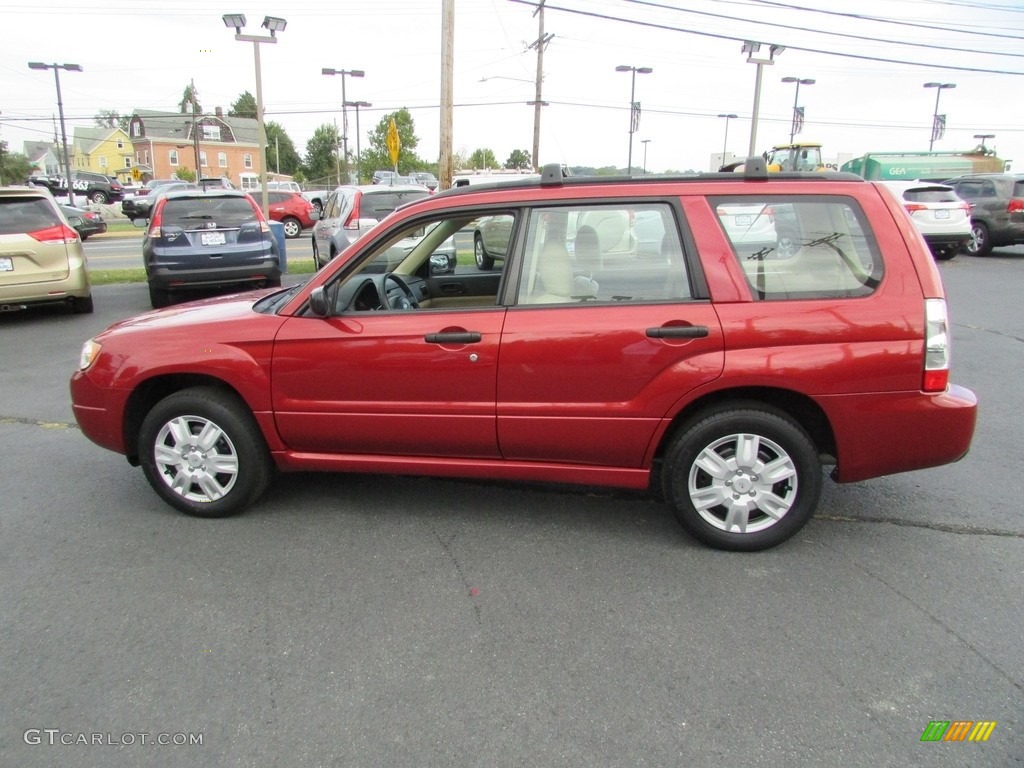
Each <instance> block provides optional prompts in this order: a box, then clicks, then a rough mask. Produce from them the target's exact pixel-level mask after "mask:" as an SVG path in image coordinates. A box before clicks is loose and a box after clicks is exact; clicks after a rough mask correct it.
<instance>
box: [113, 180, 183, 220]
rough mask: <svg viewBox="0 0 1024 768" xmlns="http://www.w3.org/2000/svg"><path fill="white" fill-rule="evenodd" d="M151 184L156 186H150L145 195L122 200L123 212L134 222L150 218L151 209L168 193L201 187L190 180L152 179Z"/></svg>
mask: <svg viewBox="0 0 1024 768" xmlns="http://www.w3.org/2000/svg"><path fill="white" fill-rule="evenodd" d="M149 184H153V185H154V186H153V187H150V188H149V189H148V192H147V193H146V194H145V195H138V196H136V197H130V198H125V199H124V200H122V201H121V213H123V214H124V215H125V216H127V217H128V218H129V219H130V220H131V221H132V222H133V223H134V222H137V221H145V220H146V219H148V218H149V214H150V211H152V210H153V206H154V205H156V203H157V201H158V200H160V198H161V197H163V196H164V195H166V194H167V193H169V192H177V191H179V190H187V189H199V187H198V186H197V185H195V184H193V183H191V182H189V181H177V180H169V181H160V182H156V181H152V182H149ZM147 186H148V185H147Z"/></svg>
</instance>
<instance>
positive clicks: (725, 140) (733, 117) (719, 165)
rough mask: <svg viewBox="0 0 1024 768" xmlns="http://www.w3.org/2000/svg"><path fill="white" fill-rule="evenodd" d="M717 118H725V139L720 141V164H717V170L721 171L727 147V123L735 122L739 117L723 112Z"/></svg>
mask: <svg viewBox="0 0 1024 768" xmlns="http://www.w3.org/2000/svg"><path fill="white" fill-rule="evenodd" d="M719 117H724V118H725V138H724V139H722V162H721V163H719V164H718V168H719V170H721V169H722V167H723V166H725V164H726V163H725V153H726V150H727V149H728V147H729V121H730V120H735V119H736V118H737V117H739V115H734V114H733V113H732V112H729V113H728V114H726V113H724V112H723V113H722V114H720V115H719Z"/></svg>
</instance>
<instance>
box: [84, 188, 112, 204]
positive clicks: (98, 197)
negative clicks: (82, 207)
mask: <svg viewBox="0 0 1024 768" xmlns="http://www.w3.org/2000/svg"><path fill="white" fill-rule="evenodd" d="M89 199H90V200H91V201H92V202H94V203H96V204H97V205H106V204H107V202H108V201H109V200H110V198H109V197H107V193H106V192H102V191H100V190H98V189H97V190H96V191H95V192H93V193H92V194H90V195H89Z"/></svg>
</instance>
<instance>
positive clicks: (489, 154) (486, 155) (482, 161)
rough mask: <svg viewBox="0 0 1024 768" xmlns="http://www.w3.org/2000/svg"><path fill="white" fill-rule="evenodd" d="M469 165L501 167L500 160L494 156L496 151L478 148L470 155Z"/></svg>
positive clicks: (474, 166)
mask: <svg viewBox="0 0 1024 768" xmlns="http://www.w3.org/2000/svg"><path fill="white" fill-rule="evenodd" d="M469 166H470V168H475V169H478V170H479V169H483V168H488V169H494V168H500V167H501V166H500V165H498V160H497V159H496V158H495V157H494V151H493V150H490V149H477V150H474V152H473V154H472V155H470V156H469Z"/></svg>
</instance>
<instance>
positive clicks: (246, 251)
mask: <svg viewBox="0 0 1024 768" xmlns="http://www.w3.org/2000/svg"><path fill="white" fill-rule="evenodd" d="M142 262H143V266H145V268H146V280H147V282H148V283H149V298H150V303H151V304H152V305H153V307H154V308H159V307H165V306H167V305H168V304H170V303H171V301H172V298H173V296H174V295H175V293H177V292H179V291H185V290H189V291H191V290H195V289H197V288H198V289H203V290H212V289H216V290H222V289H224V288H227V289H229V290H233V291H237V290H242V289H245V288H261V287H266V286H271V287H277V286H279V285H281V257H280V251H279V249H278V245H277V239H276V238H275V237H274V235H273V233H272V232H271V231H270V225H269V224H268V223H267V220H266V219H265V218H263V212H262V211H260V209H259V206H258V205H256V203H255V201H253V199H252V198H251V197H250V196H249V195H247V194H246V193H245V192H242V191H240V190H232V189H207V190H202V189H195V190H175V191H172V192H167V193H166V194H164V195H163V196H162V197H161V198H160V199H159V200H158V201H157V203H156V205H155V206H154V208H153V216H152V218H151V219H150V221H149V228H148V229H147V230H146V233H145V234H144V235H143V238H142Z"/></svg>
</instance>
